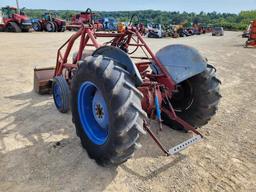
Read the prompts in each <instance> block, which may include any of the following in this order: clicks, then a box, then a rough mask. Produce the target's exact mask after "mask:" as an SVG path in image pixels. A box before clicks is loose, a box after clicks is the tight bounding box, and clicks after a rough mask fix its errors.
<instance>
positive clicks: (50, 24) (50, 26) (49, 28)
mask: <svg viewBox="0 0 256 192" xmlns="http://www.w3.org/2000/svg"><path fill="white" fill-rule="evenodd" d="M45 29H46V31H47V32H55V31H56V27H55V24H54V22H51V21H48V22H47V23H46V24H45Z"/></svg>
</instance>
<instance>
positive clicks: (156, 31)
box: [147, 24, 165, 38]
mask: <svg viewBox="0 0 256 192" xmlns="http://www.w3.org/2000/svg"><path fill="white" fill-rule="evenodd" d="M147 28H148V34H147V37H149V38H162V37H165V32H164V30H163V27H162V25H161V24H148V27H147Z"/></svg>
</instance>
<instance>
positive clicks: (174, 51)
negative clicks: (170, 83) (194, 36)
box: [156, 45, 207, 84]
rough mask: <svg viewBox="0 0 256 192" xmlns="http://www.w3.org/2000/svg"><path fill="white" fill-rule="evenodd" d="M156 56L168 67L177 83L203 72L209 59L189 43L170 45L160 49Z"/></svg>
mask: <svg viewBox="0 0 256 192" xmlns="http://www.w3.org/2000/svg"><path fill="white" fill-rule="evenodd" d="M156 57H157V58H158V60H159V61H160V62H161V64H162V65H163V66H164V67H165V68H166V69H167V71H168V73H169V75H170V76H171V78H172V79H173V80H174V82H175V83H176V84H178V83H181V82H182V81H184V80H186V79H188V78H190V77H193V76H195V75H197V74H199V73H202V72H203V71H205V70H206V68H207V61H206V59H205V58H203V57H202V55H201V54H200V53H199V52H198V51H197V50H196V49H195V48H192V47H189V46H187V45H169V46H166V47H164V48H162V49H160V50H159V51H158V52H157V53H156Z"/></svg>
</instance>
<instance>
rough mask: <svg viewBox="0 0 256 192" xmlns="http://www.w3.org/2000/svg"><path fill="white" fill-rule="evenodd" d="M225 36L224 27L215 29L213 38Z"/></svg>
mask: <svg viewBox="0 0 256 192" xmlns="http://www.w3.org/2000/svg"><path fill="white" fill-rule="evenodd" d="M223 35H224V29H223V27H214V28H213V29H212V36H223Z"/></svg>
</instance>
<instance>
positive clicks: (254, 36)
mask: <svg viewBox="0 0 256 192" xmlns="http://www.w3.org/2000/svg"><path fill="white" fill-rule="evenodd" d="M248 31H249V35H248V36H249V37H248V40H247V41H246V43H245V47H246V48H247V47H256V20H254V21H251V24H250V28H249V30H248Z"/></svg>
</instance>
